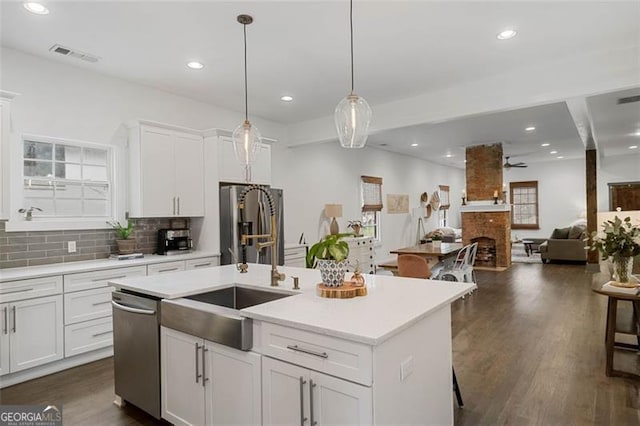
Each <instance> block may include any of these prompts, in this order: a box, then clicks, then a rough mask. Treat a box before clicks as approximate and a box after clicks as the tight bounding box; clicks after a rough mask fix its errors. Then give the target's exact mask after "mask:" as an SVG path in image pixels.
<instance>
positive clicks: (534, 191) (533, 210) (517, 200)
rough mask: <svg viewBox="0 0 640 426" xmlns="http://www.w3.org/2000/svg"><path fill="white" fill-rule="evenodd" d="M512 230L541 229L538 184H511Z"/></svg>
mask: <svg viewBox="0 0 640 426" xmlns="http://www.w3.org/2000/svg"><path fill="white" fill-rule="evenodd" d="M509 189H510V199H511V228H512V229H539V228H540V224H539V217H538V182H537V181H527V182H511V183H510V184H509Z"/></svg>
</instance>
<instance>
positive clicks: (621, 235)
mask: <svg viewBox="0 0 640 426" xmlns="http://www.w3.org/2000/svg"><path fill="white" fill-rule="evenodd" d="M602 229H603V231H602V233H598V232H597V231H594V232H592V233H591V238H588V237H587V238H585V240H584V241H586V242H589V239H591V250H598V251H599V252H600V253H601V254H602V260H607V259H609V258H611V260H612V262H613V279H614V284H613V285H617V286H619V287H635V286H636V284H635V283H633V282H631V281H634V280H633V279H632V276H631V271H632V268H633V257H634V256H638V255H639V254H640V227H638V226H635V225H633V224H632V223H631V218H630V217H626V218H624V220H622V219H620V218H619V217H618V216H616V217H615V218H614V219H613V220H607V221H606V222H604V223H603V224H602Z"/></svg>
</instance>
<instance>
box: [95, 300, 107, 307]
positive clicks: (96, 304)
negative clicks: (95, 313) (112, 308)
mask: <svg viewBox="0 0 640 426" xmlns="http://www.w3.org/2000/svg"><path fill="white" fill-rule="evenodd" d="M107 303H111V300H107V301H106V302H96V303H92V305H93V306H100V305H106V304H107Z"/></svg>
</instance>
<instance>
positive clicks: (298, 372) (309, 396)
mask: <svg viewBox="0 0 640 426" xmlns="http://www.w3.org/2000/svg"><path fill="white" fill-rule="evenodd" d="M262 407H263V419H264V424H265V425H280V424H305V423H307V422H308V423H307V424H309V425H316V424H320V425H371V424H373V397H372V391H371V388H370V387H367V386H362V385H358V384H355V383H352V382H348V381H346V380H342V379H337V378H335V377H331V376H328V375H326V374H323V373H318V372H315V371H312V370H308V369H306V368H303V367H298V366H296V365H292V364H288V363H286V362H282V361H278V360H275V359H271V358H268V357H264V358H263V361H262Z"/></svg>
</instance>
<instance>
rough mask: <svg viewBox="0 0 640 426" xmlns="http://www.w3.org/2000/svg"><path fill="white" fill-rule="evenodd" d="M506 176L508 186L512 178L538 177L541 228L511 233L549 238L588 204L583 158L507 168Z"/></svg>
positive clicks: (505, 180)
mask: <svg viewBox="0 0 640 426" xmlns="http://www.w3.org/2000/svg"><path fill="white" fill-rule="evenodd" d="M503 176H504V182H506V184H507V188H509V183H510V182H519V181H528V180H537V181H538V206H539V215H540V229H539V230H528V229H518V230H512V231H511V234H512V235H515V234H517V235H518V237H520V238H522V237H532V238H549V235H551V232H553V230H554V228H562V227H565V226H568V225H569V224H570V223H571V222H573V221H575V220H576V219H578V217H579V215H580V214H581V213H582V211H583V210H586V208H587V204H586V203H587V202H586V183H585V160H584V159H577V160H562V161H559V160H556V161H547V162H543V163H529V167H527V168H511V169H509V170H505V171H504V174H503ZM507 197H508V194H507Z"/></svg>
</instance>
